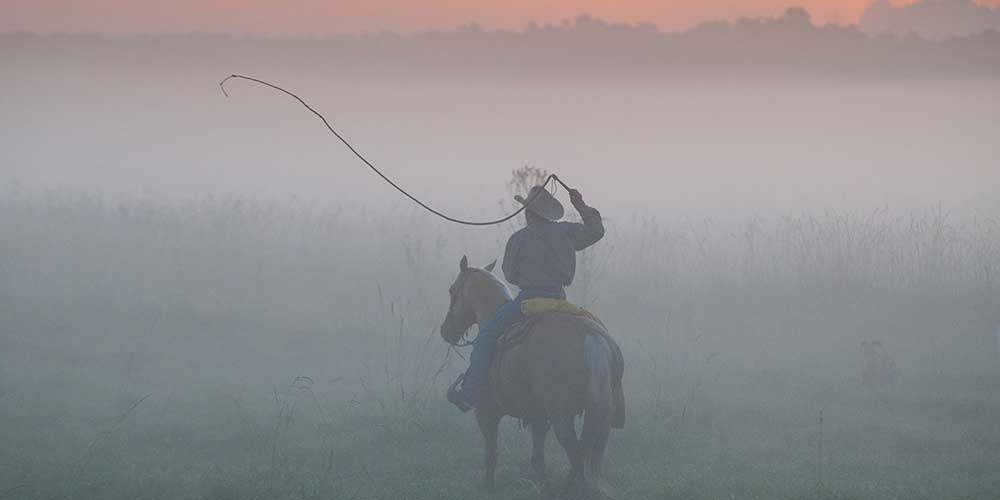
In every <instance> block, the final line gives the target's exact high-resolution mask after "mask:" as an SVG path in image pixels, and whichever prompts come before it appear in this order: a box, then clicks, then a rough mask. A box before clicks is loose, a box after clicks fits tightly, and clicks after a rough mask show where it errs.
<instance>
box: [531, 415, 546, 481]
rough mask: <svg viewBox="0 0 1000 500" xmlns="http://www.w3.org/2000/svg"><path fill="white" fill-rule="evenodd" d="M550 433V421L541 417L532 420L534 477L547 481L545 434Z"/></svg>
mask: <svg viewBox="0 0 1000 500" xmlns="http://www.w3.org/2000/svg"><path fill="white" fill-rule="evenodd" d="M548 433H549V421H548V419H546V418H540V419H538V420H534V421H532V422H531V470H532V472H533V473H534V477H533V478H532V479H534V480H535V481H538V482H545V436H546V435H548Z"/></svg>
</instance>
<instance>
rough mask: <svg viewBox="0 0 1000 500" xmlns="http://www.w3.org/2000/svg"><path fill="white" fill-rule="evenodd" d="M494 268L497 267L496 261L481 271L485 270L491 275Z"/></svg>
mask: <svg viewBox="0 0 1000 500" xmlns="http://www.w3.org/2000/svg"><path fill="white" fill-rule="evenodd" d="M495 267H497V261H496V260H493V262H490V265H488V266H486V267H484V268H483V269H485V270H487V271H489V272H491V273H492V272H493V269H494V268H495Z"/></svg>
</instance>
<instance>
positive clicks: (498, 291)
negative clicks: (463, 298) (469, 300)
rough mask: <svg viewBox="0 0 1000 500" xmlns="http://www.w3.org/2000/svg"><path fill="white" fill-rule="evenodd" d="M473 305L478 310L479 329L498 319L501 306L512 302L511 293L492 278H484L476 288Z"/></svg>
mask: <svg viewBox="0 0 1000 500" xmlns="http://www.w3.org/2000/svg"><path fill="white" fill-rule="evenodd" d="M474 294H475V298H474V299H473V303H474V304H475V309H476V321H477V322H478V323H479V327H480V328H482V326H483V324H484V323H486V322H488V321H490V320H492V319H493V318H495V317H496V315H497V311H499V310H500V306H502V305H504V304H506V303H507V302H508V301H510V300H511V295H510V291H509V290H507V287H506V286H505V285H504V284H503V283H501V282H500V280H498V279H496V278H494V277H492V276H484V277H483V278H482V279H481V280H480V281H479V283H478V286H476V287H475V291H474Z"/></svg>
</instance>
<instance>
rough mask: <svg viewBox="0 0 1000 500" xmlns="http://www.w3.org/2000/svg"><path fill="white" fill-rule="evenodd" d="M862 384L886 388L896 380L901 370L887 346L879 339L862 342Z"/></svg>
mask: <svg viewBox="0 0 1000 500" xmlns="http://www.w3.org/2000/svg"><path fill="white" fill-rule="evenodd" d="M861 356H862V362H863V364H862V368H861V384H862V385H863V386H865V387H871V388H884V387H887V386H890V385H892V384H893V383H895V382H896V378H897V377H898V376H899V370H898V369H897V368H896V363H895V362H893V360H892V357H890V356H889V353H888V351H886V349H885V346H883V345H882V342H880V341H878V340H874V341H869V340H865V341H863V342H861Z"/></svg>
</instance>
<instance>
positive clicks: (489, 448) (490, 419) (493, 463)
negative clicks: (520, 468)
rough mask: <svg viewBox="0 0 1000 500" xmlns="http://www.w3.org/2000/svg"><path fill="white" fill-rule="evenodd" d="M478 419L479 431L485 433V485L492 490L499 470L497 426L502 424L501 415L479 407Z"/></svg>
mask: <svg viewBox="0 0 1000 500" xmlns="http://www.w3.org/2000/svg"><path fill="white" fill-rule="evenodd" d="M476 420H477V421H478V422H479V431H480V432H482V434H483V444H484V445H485V448H486V476H485V478H484V481H483V486H484V487H485V488H486V489H488V490H491V489H493V484H494V478H495V475H496V470H497V428H498V427H499V425H500V415H499V414H498V413H497V412H496V411H493V410H489V409H487V410H479V409H477V410H476Z"/></svg>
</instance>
